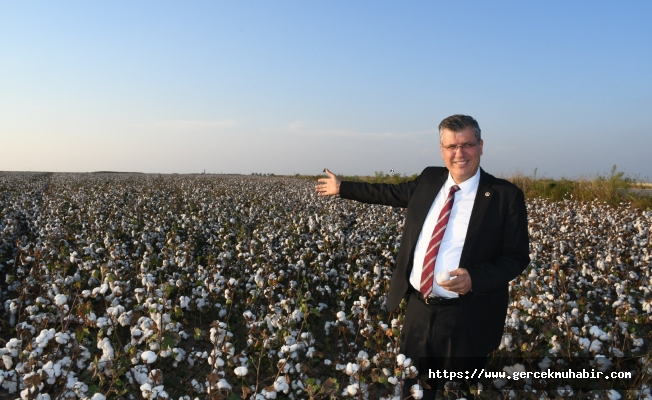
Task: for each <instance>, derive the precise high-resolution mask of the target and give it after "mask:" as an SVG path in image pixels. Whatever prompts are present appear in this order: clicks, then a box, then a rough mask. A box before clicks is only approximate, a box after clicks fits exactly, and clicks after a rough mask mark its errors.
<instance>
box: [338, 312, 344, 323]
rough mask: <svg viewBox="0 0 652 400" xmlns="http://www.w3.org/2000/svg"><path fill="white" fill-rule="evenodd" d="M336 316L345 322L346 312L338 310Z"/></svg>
mask: <svg viewBox="0 0 652 400" xmlns="http://www.w3.org/2000/svg"><path fill="white" fill-rule="evenodd" d="M336 316H337V319H338V320H339V321H340V322H346V314H345V313H344V311H339V312H338V313H337V314H336Z"/></svg>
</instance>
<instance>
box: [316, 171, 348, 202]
mask: <svg viewBox="0 0 652 400" xmlns="http://www.w3.org/2000/svg"><path fill="white" fill-rule="evenodd" d="M325 171H326V175H328V178H321V179H320V180H319V183H318V184H317V185H316V186H315V190H316V191H317V194H318V195H319V196H335V195H336V194H340V183H342V180H341V179H340V178H338V177H337V175H335V174H334V173H332V172H331V171H329V170H328V168H327V169H326V170H325Z"/></svg>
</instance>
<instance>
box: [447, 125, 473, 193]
mask: <svg viewBox="0 0 652 400" xmlns="http://www.w3.org/2000/svg"><path fill="white" fill-rule="evenodd" d="M440 146H441V155H442V157H443V158H444V163H445V164H446V168H448V170H449V171H450V173H451V176H452V177H453V180H454V181H455V183H458V184H459V183H462V182H464V181H465V180H467V179H469V178H471V177H472V176H473V175H475V173H476V172H477V171H478V167H479V166H480V156H481V155H482V140H480V141H477V140H476V139H475V133H474V132H473V128H471V127H470V126H469V127H466V128H464V129H463V130H461V131H459V132H453V131H451V130H449V129H444V130H443V131H442V135H441V145H440Z"/></svg>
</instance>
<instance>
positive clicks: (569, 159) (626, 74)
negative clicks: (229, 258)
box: [0, 1, 652, 180]
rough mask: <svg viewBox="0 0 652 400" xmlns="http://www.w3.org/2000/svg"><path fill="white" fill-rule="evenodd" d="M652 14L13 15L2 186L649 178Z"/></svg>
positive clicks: (5, 57)
mask: <svg viewBox="0 0 652 400" xmlns="http://www.w3.org/2000/svg"><path fill="white" fill-rule="evenodd" d="M651 16H652V3H650V2H649V1H631V2H624V3H617V4H616V3H615V2H599V1H577V2H562V1H550V2H543V1H539V2H516V1H514V2H486V1H484V2H481V1H459V2H443V1H413V2H385V1H356V2H351V1H321V2H317V1H312V2H306V1H266V2H262V1H250V2H192V3H188V2H185V3H181V2H164V1H140V2H73V1H70V2H12V1H0V141H1V142H2V143H3V144H2V146H1V147H2V150H3V151H2V153H0V170H10V171H20V170H22V171H26V170H32V171H37V170H38V171H97V170H117V171H141V172H160V173H169V172H178V173H187V172H200V171H202V170H204V169H206V171H207V172H238V173H251V172H271V173H276V174H293V173H303V174H317V173H320V172H321V170H322V169H323V168H324V167H329V168H330V169H331V170H333V171H335V172H339V173H344V174H371V173H373V172H374V171H381V170H382V171H386V172H387V171H389V170H390V169H391V168H393V169H395V170H396V171H398V172H401V173H408V174H412V173H417V172H420V171H421V170H422V169H423V168H424V167H426V166H428V165H442V159H441V154H440V151H439V146H438V136H437V125H438V124H439V122H440V121H441V119H443V118H444V117H446V116H448V115H451V114H455V113H464V114H470V115H473V116H474V117H475V118H476V119H477V120H478V121H479V123H480V126H481V128H482V131H483V139H484V141H485V147H484V155H483V158H482V162H481V165H482V166H483V168H484V169H485V170H487V171H488V172H491V173H494V174H495V175H503V176H508V175H510V174H513V173H519V172H520V173H524V174H532V173H533V171H534V169H535V168H537V171H538V175H546V176H550V177H560V176H566V177H580V176H591V175H595V174H598V173H603V174H604V173H607V172H608V171H609V170H610V169H611V167H612V165H613V164H617V165H618V168H619V170H622V171H625V172H626V173H628V174H630V175H633V176H637V177H639V178H643V179H647V180H649V179H650V178H651V177H652V173H651V171H652V161H650V160H651V159H652V157H650V149H652V129H651V128H652V122H651V121H650V110H651V108H652V107H651V106H652V79H651V78H650V71H652V52H651V51H650V43H652V24H650V23H649V18H650V17H651Z"/></svg>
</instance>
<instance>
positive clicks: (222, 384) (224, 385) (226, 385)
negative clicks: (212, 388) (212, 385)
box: [217, 379, 231, 390]
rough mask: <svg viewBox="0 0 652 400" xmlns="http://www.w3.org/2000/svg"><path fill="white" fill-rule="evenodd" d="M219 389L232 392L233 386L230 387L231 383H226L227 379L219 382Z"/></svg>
mask: <svg viewBox="0 0 652 400" xmlns="http://www.w3.org/2000/svg"><path fill="white" fill-rule="evenodd" d="M217 388H218V389H220V390H221V389H225V390H231V385H229V382H227V381H226V379H220V380H219V381H218V382H217Z"/></svg>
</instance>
